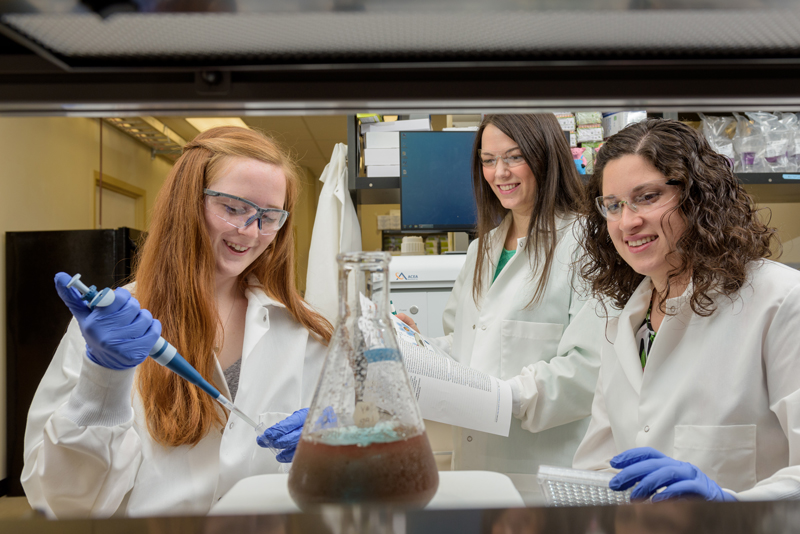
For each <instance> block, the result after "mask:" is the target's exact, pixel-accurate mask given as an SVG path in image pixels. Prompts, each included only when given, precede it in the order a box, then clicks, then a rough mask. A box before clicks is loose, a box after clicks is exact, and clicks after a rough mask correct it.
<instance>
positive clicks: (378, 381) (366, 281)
mask: <svg viewBox="0 0 800 534" xmlns="http://www.w3.org/2000/svg"><path fill="white" fill-rule="evenodd" d="M337 260H338V262H339V321H338V323H337V325H336V330H335V332H334V334H333V337H332V338H331V342H330V345H329V346H328V354H327V358H326V360H325V365H324V367H323V369H322V374H321V376H320V379H319V382H318V383H317V389H316V391H315V393H314V400H312V401H311V406H310V408H309V411H308V418H307V419H306V423H305V426H304V427H303V436H302V438H301V439H300V442H299V443H298V445H297V452H296V453H295V456H294V461H293V462H292V469H291V471H290V472H289V493H290V494H291V495H292V498H293V499H294V500H295V502H297V503H298V505H300V506H304V505H311V504H321V503H364V502H366V503H392V504H400V505H405V506H419V507H422V506H424V505H425V504H427V503H428V501H430V500H431V498H432V497H433V495H434V493H436V488H437V487H438V485H439V474H438V472H437V470H436V462H435V461H434V458H433V452H432V451H431V446H430V443H429V442H428V436H427V434H426V433H425V426H424V424H423V422H422V416H421V415H420V412H419V407H418V406H417V401H416V399H415V397H414V394H413V392H412V390H411V384H410V382H409V380H408V375H407V374H406V370H405V367H404V366H403V361H402V359H401V356H400V351H399V350H398V346H397V338H396V337H395V333H394V327H393V325H392V322H391V318H390V317H389V295H388V275H389V260H390V255H389V254H388V253H386V252H351V253H345V254H339V256H337Z"/></svg>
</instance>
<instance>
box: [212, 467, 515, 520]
mask: <svg viewBox="0 0 800 534" xmlns="http://www.w3.org/2000/svg"><path fill="white" fill-rule="evenodd" d="M288 479H289V475H288V474H274V475H258V476H253V477H249V478H245V479H243V480H240V481H239V482H237V483H236V484H235V485H234V486H233V487H232V488H231V489H230V491H228V493H226V494H225V495H224V496H223V497H222V498H221V499H220V500H219V501H217V503H216V504H215V505H214V506H213V507H212V508H211V511H210V512H209V515H250V514H285V513H295V512H299V511H300V509H299V508H298V507H297V505H296V504H295V503H294V501H293V500H292V498H291V497H290V496H289V490H288V488H287V481H288ZM522 506H525V503H524V502H523V500H522V497H521V496H520V494H519V492H518V491H517V489H516V488H515V487H514V484H513V483H512V482H511V479H510V478H508V477H507V476H506V475H503V474H501V473H494V472H491V471H440V472H439V488H438V489H437V490H436V495H434V496H433V499H432V500H431V502H429V503H428V505H427V506H426V507H425V509H426V510H435V509H453V508H514V507H522Z"/></svg>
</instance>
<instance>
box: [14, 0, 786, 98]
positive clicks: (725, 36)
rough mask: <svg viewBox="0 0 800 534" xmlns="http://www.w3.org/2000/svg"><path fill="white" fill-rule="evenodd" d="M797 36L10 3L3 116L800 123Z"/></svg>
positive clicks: (495, 19) (548, 3)
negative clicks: (306, 113)
mask: <svg viewBox="0 0 800 534" xmlns="http://www.w3.org/2000/svg"><path fill="white" fill-rule="evenodd" d="M34 5H35V6H36V7H33V6H34ZM187 6H189V7H188V8H187ZM188 9H192V10H193V11H192V12H187V10H188ZM797 28H800V7H797V6H796V2H793V1H790V0H728V1H723V0H705V1H692V0H632V1H628V0H598V1H590V0H586V1H581V0H572V1H570V0H560V1H558V2H556V1H555V0H540V1H535V0H528V1H526V0H495V1H492V2H489V1H481V0H430V1H425V2H423V1H421V0H419V1H417V0H397V1H390V0H361V1H358V0H328V1H323V0H317V1H315V0H305V1H291V2H290V1H289V0H273V1H267V2H261V1H256V0H240V1H236V2H234V1H232V0H229V1H224V0H209V1H206V2H185V1H177V0H163V1H162V0H136V1H131V2H113V1H105V2H103V1H94V2H75V1H69V0H51V1H47V0H38V1H36V2H33V1H32V0H31V1H30V2H24V1H12V2H8V1H7V2H3V1H2V0H0V33H2V34H3V36H4V39H3V40H0V112H6V113H9V112H19V113H33V112H37V111H46V110H49V111H53V110H60V111H61V112H66V111H67V110H70V111H71V112H79V113H92V112H96V113H108V112H109V111H111V110H115V112H121V111H125V110H128V111H135V110H142V109H153V110H158V109H173V110H174V109H179V108H180V109H186V110H187V112H189V110H192V111H193V110H198V109H208V110H212V111H213V109H218V108H219V107H223V108H224V107H226V106H229V107H231V108H237V107H238V108H241V107H242V106H243V105H244V103H247V102H249V103H251V104H252V106H253V107H251V108H250V109H252V110H254V111H259V110H261V111H269V110H272V111H275V110H283V111H287V112H292V111H294V112H297V111H299V110H302V109H305V108H304V106H307V109H310V110H311V111H314V112H319V111H320V110H325V109H330V110H332V111H345V110H355V109H363V108H364V107H369V108H370V109H375V108H381V109H386V110H389V109H396V110H400V111H402V110H406V109H416V108H421V107H425V108H426V109H432V108H437V107H438V108H445V107H446V108H448V109H452V110H464V111H468V110H472V109H478V108H481V107H486V106H487V105H490V104H491V105H493V106H494V107H495V108H504V109H526V108H537V107H538V108H542V107H548V106H550V107H559V106H563V105H569V106H570V107H572V108H575V107H594V108H602V107H608V108H612V107H613V108H617V109H618V108H620V107H636V106H642V105H649V106H650V107H653V106H656V107H660V108H662V109H671V108H675V109H677V108H680V109H706V110H707V109H709V106H710V105H716V106H718V107H723V108H730V107H734V106H735V107H737V108H738V109H744V108H748V107H754V106H755V107H757V106H759V105H770V106H774V107H781V108H783V109H789V108H792V107H795V108H796V107H798V106H800V96H798V91H797V90H796V87H797V86H798V85H797V84H798V81H800V71H799V70H798V67H799V66H800V31H798V30H797ZM46 87H47V88H48V89H49V90H45V88H46ZM113 103H117V104H120V105H121V107H120V106H116V107H115V106H113V105H112V104H113ZM125 103H127V104H133V103H138V104H139V107H138V108H135V109H134V107H130V106H129V107H126V105H127V104H125ZM70 106H72V107H70ZM176 106H177V108H176ZM712 107H713V106H712Z"/></svg>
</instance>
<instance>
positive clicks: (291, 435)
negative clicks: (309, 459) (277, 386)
mask: <svg viewBox="0 0 800 534" xmlns="http://www.w3.org/2000/svg"><path fill="white" fill-rule="evenodd" d="M307 415H308V408H303V409H302V410H297V411H296V412H294V413H293V414H292V415H290V416H289V417H287V418H286V419H284V420H283V421H281V422H280V423H275V424H274V425H272V426H271V427H269V428H268V429H266V430H265V431H264V433H263V434H261V435H260V436H258V438H256V442H258V444H259V445H261V446H262V447H264V448H267V447H274V448H276V449H283V450H282V451H281V452H279V453H278V455H277V456H276V457H275V459H276V460H278V461H279V462H281V463H285V464H286V463H289V462H291V461H292V459H293V458H294V452H295V451H296V450H297V443H298V442H299V441H300V435H301V434H302V433H303V425H304V424H305V422H306V416H307Z"/></svg>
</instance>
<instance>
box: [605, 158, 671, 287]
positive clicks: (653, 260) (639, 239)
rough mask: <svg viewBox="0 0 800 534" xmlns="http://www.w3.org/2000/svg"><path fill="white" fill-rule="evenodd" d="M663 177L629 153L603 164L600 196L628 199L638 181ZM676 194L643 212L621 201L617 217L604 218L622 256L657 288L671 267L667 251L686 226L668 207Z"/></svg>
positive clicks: (662, 180) (663, 178)
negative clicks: (634, 209)
mask: <svg viewBox="0 0 800 534" xmlns="http://www.w3.org/2000/svg"><path fill="white" fill-rule="evenodd" d="M666 181H667V178H666V177H665V176H664V175H663V174H662V173H661V172H659V171H658V169H656V168H655V167H654V166H653V165H652V164H651V163H650V162H649V161H647V160H646V159H645V158H643V157H642V156H639V155H630V154H629V155H626V156H622V157H620V158H617V159H615V160H612V161H610V162H608V163H607V164H606V166H605V169H604V170H603V196H604V197H606V196H611V195H614V196H616V197H617V198H625V199H628V198H631V196H635V194H634V195H631V191H633V190H634V189H635V188H637V186H640V185H641V184H645V183H648V182H659V183H665V182H666ZM679 198H680V196H679V195H676V196H675V197H674V198H672V199H671V200H670V201H668V202H666V203H665V204H664V205H663V206H660V207H658V208H656V209H654V210H652V211H648V212H647V213H642V212H641V211H640V212H639V213H634V212H633V211H632V210H631V209H630V208H629V207H628V206H627V205H624V207H623V208H622V212H621V218H620V219H619V220H618V221H607V225H608V233H609V235H610V236H611V241H612V242H613V243H614V247H615V248H616V249H617V252H618V253H619V255H620V256H622V259H623V260H625V262H626V263H627V264H628V265H630V266H631V268H633V270H634V271H636V272H637V273H639V274H643V275H645V276H649V277H651V278H652V279H653V283H654V284H655V286H656V288H658V289H659V290H663V288H664V287H665V286H666V282H667V273H668V272H669V271H670V270H671V269H673V268H674V267H675V265H672V264H671V263H670V262H669V260H668V259H667V254H669V252H670V251H671V250H672V249H673V248H674V246H675V243H676V241H677V240H678V239H679V238H680V237H681V236H682V235H683V233H684V231H685V230H686V222H685V220H684V218H683V216H682V215H681V214H680V212H679V211H678V210H675V211H671V210H672V209H673V208H675V207H676V206H677V205H678V200H679ZM665 215H666V216H665ZM662 217H663V222H662Z"/></svg>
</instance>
